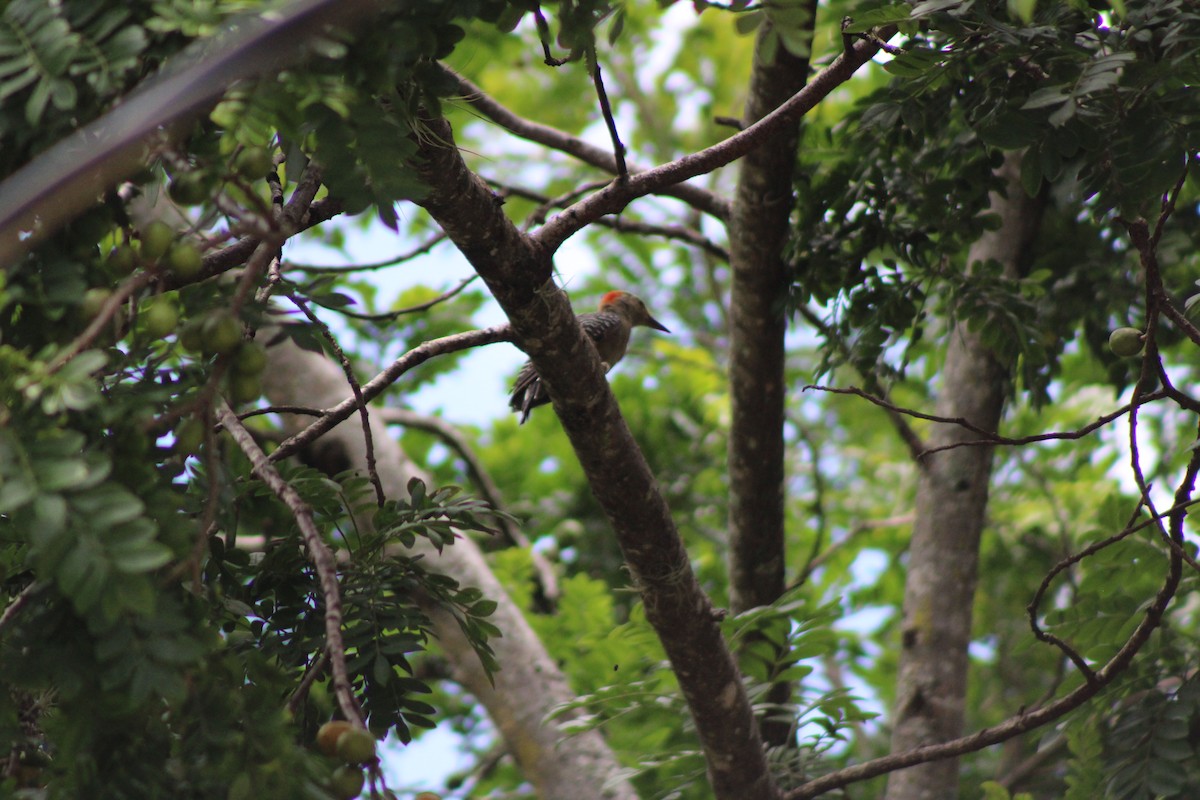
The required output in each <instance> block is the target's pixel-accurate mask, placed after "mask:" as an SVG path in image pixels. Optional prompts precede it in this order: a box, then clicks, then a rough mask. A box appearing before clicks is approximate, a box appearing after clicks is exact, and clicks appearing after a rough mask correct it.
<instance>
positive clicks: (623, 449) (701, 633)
mask: <svg viewBox="0 0 1200 800" xmlns="http://www.w3.org/2000/svg"><path fill="white" fill-rule="evenodd" d="M428 124H429V127H430V128H431V132H432V133H433V134H434V135H433V136H430V137H427V138H426V139H425V140H423V141H422V142H421V157H422V160H421V161H420V163H419V164H418V165H417V168H418V169H419V171H420V174H421V177H422V180H423V182H424V183H426V185H428V186H429V187H430V190H429V193H428V194H427V195H426V196H425V197H424V198H422V200H421V201H420V203H421V205H422V206H423V207H424V208H425V209H426V210H427V211H429V213H430V215H432V216H433V218H434V219H435V220H436V221H437V222H438V223H439V224H440V225H441V226H442V229H443V230H444V231H445V232H446V235H447V236H448V237H449V238H450V240H451V241H452V242H453V243H454V244H455V245H456V246H457V247H458V249H459V250H460V251H461V252H462V253H463V254H464V255H465V256H466V257H467V259H468V260H469V261H470V262H471V265H472V266H473V267H474V268H475V270H476V271H477V272H478V273H479V274H480V276H481V277H482V278H483V279H484V281H485V282H486V283H487V285H488V288H489V289H490V290H491V292H492V294H493V296H495V298H496V300H497V301H498V302H499V303H500V306H501V307H502V308H503V309H504V312H505V314H507V315H508V318H509V321H510V323H511V325H512V330H513V334H514V340H515V341H516V342H517V344H518V345H519V346H520V347H521V348H522V349H523V350H524V351H525V352H526V353H527V354H528V355H529V358H530V360H531V361H532V362H533V365H534V367H535V368H536V369H537V371H538V374H539V375H540V376H541V378H542V382H543V384H544V385H545V387H546V389H547V391H548V393H549V394H550V398H551V400H552V401H553V403H554V409H555V411H556V412H557V414H558V417H559V420H560V421H561V423H562V426H563V430H564V431H565V432H566V434H567V437H568V439H569V440H570V442H571V446H572V447H573V448H574V450H575V454H576V456H577V457H578V458H579V462H580V465H581V466H582V467H583V471H584V474H585V475H586V476H587V479H588V484H589V485H590V486H591V488H592V492H593V493H594V494H595V495H596V499H597V500H598V501H599V503H600V506H601V507H602V508H603V509H604V512H605V515H606V516H607V517H608V520H609V522H610V523H611V524H612V526H613V532H614V533H615V535H616V537H617V541H618V543H619V544H620V546H621V551H622V553H623V554H624V556H625V560H626V563H627V564H628V565H629V570H630V575H631V577H632V579H633V581H634V583H635V585H636V586H637V587H638V589H639V590H640V593H641V597H642V600H643V602H644V604H645V608H646V618H647V619H648V620H649V622H650V624H651V625H653V626H654V629H655V631H656V632H657V633H658V635H659V638H660V639H661V641H662V643H663V647H664V649H665V650H666V652H667V656H668V657H669V658H670V660H671V664H672V666H673V668H674V669H675V673H676V676H677V677H678V679H679V685H680V688H681V690H682V692H683V695H684V697H685V698H686V699H687V702H688V707H689V708H690V710H691V712H692V718H693V720H694V721H695V723H696V731H697V734H698V736H699V739H700V742H701V746H702V747H703V749H704V754H705V757H706V760H707V763H708V771H709V779H710V781H711V783H712V787H713V792H714V795H715V796H716V797H718V798H731V799H732V798H737V800H759V799H760V798H761V799H762V800H769V799H773V798H776V797H778V794H779V793H778V789H777V788H776V786H775V785H774V782H773V781H772V779H771V775H770V772H769V771H768V769H767V762H766V755H765V753H764V751H763V747H762V740H761V738H760V737H759V733H758V726H757V725H756V724H755V721H754V716H753V713H752V711H751V707H750V702H749V699H748V698H747V696H746V691H745V687H744V686H743V685H742V678H741V674H740V673H739V672H738V669H737V666H736V664H735V663H734V660H733V656H732V654H731V653H730V651H729V648H728V647H727V646H726V644H725V640H724V638H723V637H722V635H721V631H720V628H719V626H718V622H719V615H718V614H717V612H716V610H715V609H714V608H713V607H712V603H711V601H710V600H709V599H708V596H707V595H706V594H705V593H704V591H703V590H702V589H701V587H700V584H699V582H698V580H697V579H696V575H695V573H694V572H693V571H692V568H691V563H690V561H689V559H688V554H687V551H686V550H685V549H684V547H683V542H682V540H681V539H680V536H679V531H678V529H677V528H676V527H675V523H674V521H673V520H672V519H671V514H670V509H669V508H668V507H667V504H666V500H665V499H664V498H663V495H662V493H661V492H660V491H659V489H658V486H657V484H656V483H655V480H654V476H653V475H652V474H651V472H650V468H649V466H648V465H647V464H646V459H645V458H644V457H643V456H642V453H641V450H640V449H639V448H638V446H637V443H636V442H635V441H634V439H633V434H632V433H631V432H630V431H629V427H628V426H627V425H626V424H625V420H624V418H622V416H621V412H620V410H619V409H618V408H617V404H616V400H615V399H614V398H613V395H612V392H611V391H610V390H609V387H608V383H607V381H606V380H605V377H604V372H603V370H602V369H601V366H600V359H599V356H598V355H597V354H596V350H595V347H594V346H593V345H592V344H591V342H590V340H588V339H587V337H585V336H584V335H583V333H582V331H581V330H580V327H579V324H578V322H576V320H575V317H574V314H573V313H572V311H571V306H570V303H569V302H568V301H567V298H566V295H565V294H563V292H562V290H561V289H559V288H558V287H557V286H555V284H554V283H553V281H552V280H551V261H550V254H549V252H548V251H547V250H546V249H545V247H544V246H543V245H541V244H540V243H539V242H538V241H537V240H536V239H534V238H532V237H526V236H524V235H523V234H521V233H520V232H519V231H518V230H517V229H516V228H515V227H513V225H512V223H511V222H510V221H509V220H508V219H507V218H506V217H505V216H504V214H503V213H502V212H501V210H500V209H499V207H498V206H497V204H496V199H495V196H494V195H493V193H492V192H491V190H490V189H489V188H488V187H487V185H486V184H485V183H484V182H483V181H482V180H481V179H480V178H479V177H478V176H476V175H474V174H472V173H471V172H470V170H468V169H467V167H466V164H464V163H463V161H462V158H461V156H460V155H459V153H458V151H457V150H456V149H454V147H453V134H452V132H451V130H450V126H449V124H448V123H446V122H445V121H444V120H431V121H429V123H428ZM568 213H569V212H568ZM501 402H502V401H501ZM576 796H582V795H576Z"/></svg>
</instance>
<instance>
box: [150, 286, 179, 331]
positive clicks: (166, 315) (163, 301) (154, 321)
mask: <svg viewBox="0 0 1200 800" xmlns="http://www.w3.org/2000/svg"><path fill="white" fill-rule="evenodd" d="M177 325H179V309H178V308H176V307H175V303H174V302H172V300H171V298H169V297H166V296H164V295H159V296H158V297H154V298H151V300H150V302H149V304H147V306H146V309H145V311H143V312H142V326H143V328H142V329H143V330H144V331H145V332H146V335H147V336H149V337H150V338H151V339H162V338H163V337H164V336H170V335H171V334H172V333H174V332H175V327H176V326H177Z"/></svg>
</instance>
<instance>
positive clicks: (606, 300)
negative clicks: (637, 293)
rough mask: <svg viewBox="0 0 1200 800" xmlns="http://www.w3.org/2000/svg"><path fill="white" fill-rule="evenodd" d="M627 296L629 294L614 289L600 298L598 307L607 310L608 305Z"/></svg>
mask: <svg viewBox="0 0 1200 800" xmlns="http://www.w3.org/2000/svg"><path fill="white" fill-rule="evenodd" d="M627 294H629V293H628V292H622V291H621V290H620V289H614V290H613V291H611V292H606V293H605V295H604V297H601V298H600V307H601V308H608V307H609V306H610V305H612V304H613V303H615V302H617V301H618V300H620V299H621V298H622V297H624V296H625V295H627Z"/></svg>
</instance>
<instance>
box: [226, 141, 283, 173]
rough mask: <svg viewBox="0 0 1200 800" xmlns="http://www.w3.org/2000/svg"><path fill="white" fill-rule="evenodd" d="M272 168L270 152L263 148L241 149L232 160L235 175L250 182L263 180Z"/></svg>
mask: <svg viewBox="0 0 1200 800" xmlns="http://www.w3.org/2000/svg"><path fill="white" fill-rule="evenodd" d="M274 167H275V161H274V159H272V158H271V151H270V150H268V149H267V148H265V147H246V148H243V149H242V151H241V152H240V153H238V154H237V157H236V158H234V160H233V168H234V169H235V170H237V173H238V174H239V175H241V176H242V177H244V178H249V179H251V180H259V179H261V178H265V177H266V176H267V173H269V172H270V171H271V170H272V169H274Z"/></svg>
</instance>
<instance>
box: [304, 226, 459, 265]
mask: <svg viewBox="0 0 1200 800" xmlns="http://www.w3.org/2000/svg"><path fill="white" fill-rule="evenodd" d="M445 239H446V234H445V233H438V234H436V235H435V236H431V237H430V238H429V239H426V240H425V241H424V242H422V243H421V244H419V245H417V246H416V247H414V248H413V249H411V250H407V251H405V252H403V253H401V254H400V255H398V256H393V257H391V258H389V259H386V260H384V261H373V262H371V263H369V264H352V265H350V266H343V267H326V266H321V265H318V264H299V263H297V262H295V261H288V262H286V264H285V266H286V268H287V269H295V270H299V271H301V272H312V273H316V274H328V273H332V274H340V273H344V272H369V271H372V270H377V269H385V268H387V267H394V266H396V265H397V264H403V263H404V262H405V261H411V260H413V259H414V258H416V257H417V256H423V255H425V254H426V253H428V252H429V251H431V250H433V248H434V247H436V246H437V245H438V244H440V243H441V242H443V241H445Z"/></svg>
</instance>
